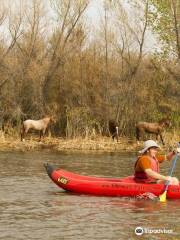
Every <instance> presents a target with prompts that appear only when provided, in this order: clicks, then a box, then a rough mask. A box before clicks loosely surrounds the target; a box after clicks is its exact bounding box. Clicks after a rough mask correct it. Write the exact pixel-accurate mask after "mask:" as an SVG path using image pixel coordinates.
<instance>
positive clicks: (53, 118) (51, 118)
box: [49, 116, 57, 123]
mask: <svg viewBox="0 0 180 240" xmlns="http://www.w3.org/2000/svg"><path fill="white" fill-rule="evenodd" d="M49 118H50V122H51V123H56V122H57V119H56V117H55V116H50V117H49Z"/></svg>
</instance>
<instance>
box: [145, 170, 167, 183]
mask: <svg viewBox="0 0 180 240" xmlns="http://www.w3.org/2000/svg"><path fill="white" fill-rule="evenodd" d="M145 173H146V174H147V175H148V176H150V177H152V178H155V179H157V180H163V181H168V180H169V176H163V175H161V174H159V173H157V172H155V171H153V170H152V169H150V168H147V169H145Z"/></svg>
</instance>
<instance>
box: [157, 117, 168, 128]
mask: <svg viewBox="0 0 180 240" xmlns="http://www.w3.org/2000/svg"><path fill="white" fill-rule="evenodd" d="M159 124H160V125H161V126H162V127H165V128H168V127H171V120H170V119H169V118H163V119H161V120H160V121H159Z"/></svg>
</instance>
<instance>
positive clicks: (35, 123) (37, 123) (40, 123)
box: [21, 117, 54, 141]
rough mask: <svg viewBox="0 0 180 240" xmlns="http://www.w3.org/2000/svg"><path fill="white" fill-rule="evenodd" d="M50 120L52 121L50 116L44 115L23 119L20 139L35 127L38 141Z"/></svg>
mask: <svg viewBox="0 0 180 240" xmlns="http://www.w3.org/2000/svg"><path fill="white" fill-rule="evenodd" d="M51 121H54V120H53V118H52V117H45V118H43V119H40V120H31V119H28V120H25V121H23V125H22V129H21V141H23V140H24V137H25V134H27V133H28V131H29V130H30V129H35V130H38V131H39V133H40V134H39V141H41V137H42V136H43V137H44V135H45V132H46V129H47V127H48V125H49V124H50V122H51Z"/></svg>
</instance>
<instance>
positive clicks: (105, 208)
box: [0, 151, 180, 240]
mask: <svg viewBox="0 0 180 240" xmlns="http://www.w3.org/2000/svg"><path fill="white" fill-rule="evenodd" d="M135 158H136V153H90V152H89V153H77V152H76V153H72V152H71V153H68V152H62V153H59V152H58V153H57V152H51V151H41V152H27V153H21V152H2V153H0V239H2V240H11V239H13V240H21V239H22V240H24V239H27V240H31V239H43V240H55V239H70V240H71V239H72V240H78V239H80V240H86V239H92V240H96V239H102V240H104V239H112V240H119V239H122V240H126V239H180V200H171V201H170V200H169V201H167V203H166V204H162V203H160V202H158V201H152V200H137V199H132V198H120V197H97V196H87V195H77V194H70V193H67V192H64V191H63V190H62V189H60V188H58V187H57V186H56V185H55V184H54V183H53V182H52V181H51V180H50V179H49V177H48V176H47V174H46V172H45V169H44V167H43V164H44V163H46V162H48V163H51V164H53V165H54V166H56V167H57V168H58V167H59V168H60V167H61V168H65V169H67V170H70V171H74V172H77V173H80V174H87V175H96V176H112V177H124V176H127V175H131V173H132V171H133V164H134V161H135ZM169 168H170V163H168V162H167V163H163V165H162V167H161V170H162V172H163V173H165V174H167V172H168V170H169ZM175 175H176V176H177V177H179V178H180V161H179V162H177V167H176V171H175ZM137 227H142V228H143V230H144V232H145V233H144V234H143V235H142V236H137V235H136V234H135V228H137ZM147 231H148V232H147ZM152 231H153V232H152ZM158 231H159V232H161V233H158ZM162 231H163V232H162Z"/></svg>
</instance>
